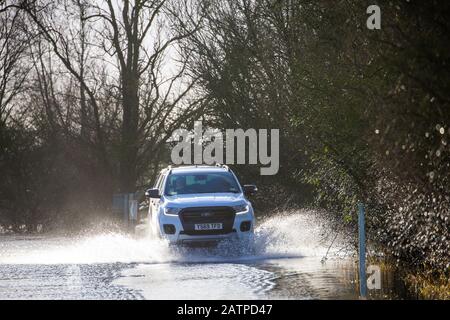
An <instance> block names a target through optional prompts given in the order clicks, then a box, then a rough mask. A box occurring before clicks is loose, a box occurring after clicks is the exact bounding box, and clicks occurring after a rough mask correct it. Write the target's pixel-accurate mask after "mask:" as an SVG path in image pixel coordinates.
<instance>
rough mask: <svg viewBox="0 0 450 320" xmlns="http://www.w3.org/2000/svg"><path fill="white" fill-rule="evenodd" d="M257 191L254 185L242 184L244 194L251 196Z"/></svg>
mask: <svg viewBox="0 0 450 320" xmlns="http://www.w3.org/2000/svg"><path fill="white" fill-rule="evenodd" d="M257 191H258V188H257V187H256V186H255V185H254V184H244V194H245V195H246V196H251V195H253V194H255V193H256V192H257Z"/></svg>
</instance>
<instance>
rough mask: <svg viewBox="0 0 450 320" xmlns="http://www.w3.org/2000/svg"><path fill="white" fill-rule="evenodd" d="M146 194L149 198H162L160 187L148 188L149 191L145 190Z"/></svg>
mask: <svg viewBox="0 0 450 320" xmlns="http://www.w3.org/2000/svg"><path fill="white" fill-rule="evenodd" d="M145 196H146V197H147V198H161V195H160V194H159V189H158V188H152V189H148V190H147V191H145Z"/></svg>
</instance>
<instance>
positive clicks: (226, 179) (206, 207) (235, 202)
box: [145, 165, 257, 244]
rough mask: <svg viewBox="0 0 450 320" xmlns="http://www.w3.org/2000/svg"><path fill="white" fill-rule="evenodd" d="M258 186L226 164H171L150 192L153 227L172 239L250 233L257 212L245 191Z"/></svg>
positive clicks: (207, 239) (186, 241) (206, 238)
mask: <svg viewBox="0 0 450 320" xmlns="http://www.w3.org/2000/svg"><path fill="white" fill-rule="evenodd" d="M256 191H257V188H256V186H254V185H244V186H242V187H241V185H240V183H239V181H238V179H237V178H236V176H235V175H234V173H233V172H232V171H231V170H230V169H229V168H228V167H227V166H225V165H217V166H182V167H175V168H171V167H168V168H167V169H164V170H162V171H161V173H160V174H159V176H158V179H157V180H156V184H155V186H154V188H152V189H149V190H147V191H146V193H145V195H146V197H147V198H149V201H150V205H149V219H148V220H149V222H150V229H151V230H152V232H153V233H154V234H156V235H158V236H160V237H161V238H164V239H167V240H168V241H169V243H170V244H189V243H198V242H211V241H214V242H216V241H217V240H222V239H228V238H237V239H251V237H252V235H253V228H254V221H255V216H254V213H253V208H252V205H251V203H250V201H248V199H247V198H246V196H247V195H251V194H253V193H255V192H256Z"/></svg>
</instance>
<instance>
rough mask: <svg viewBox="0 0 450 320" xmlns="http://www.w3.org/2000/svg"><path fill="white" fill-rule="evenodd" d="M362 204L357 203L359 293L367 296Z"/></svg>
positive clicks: (364, 296)
mask: <svg viewBox="0 0 450 320" xmlns="http://www.w3.org/2000/svg"><path fill="white" fill-rule="evenodd" d="M364 211H365V210H364V204H362V203H361V202H359V203H358V234H359V294H360V297H361V298H363V299H364V298H366V296H367V280H366V232H365V226H364V220H365V217H364V215H365V212H364Z"/></svg>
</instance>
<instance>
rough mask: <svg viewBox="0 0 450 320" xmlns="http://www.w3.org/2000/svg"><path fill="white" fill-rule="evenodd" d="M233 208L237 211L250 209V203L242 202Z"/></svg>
mask: <svg viewBox="0 0 450 320" xmlns="http://www.w3.org/2000/svg"><path fill="white" fill-rule="evenodd" d="M233 209H234V211H235V212H236V213H242V212H246V211H248V205H247V204H240V205H237V206H233Z"/></svg>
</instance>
